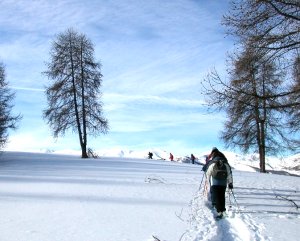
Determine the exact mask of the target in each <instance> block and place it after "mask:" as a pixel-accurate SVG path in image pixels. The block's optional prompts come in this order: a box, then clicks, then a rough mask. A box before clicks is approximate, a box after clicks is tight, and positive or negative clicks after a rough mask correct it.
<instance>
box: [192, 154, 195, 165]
mask: <svg viewBox="0 0 300 241" xmlns="http://www.w3.org/2000/svg"><path fill="white" fill-rule="evenodd" d="M195 159H196V157H195V156H194V155H193V154H191V160H192V164H195Z"/></svg>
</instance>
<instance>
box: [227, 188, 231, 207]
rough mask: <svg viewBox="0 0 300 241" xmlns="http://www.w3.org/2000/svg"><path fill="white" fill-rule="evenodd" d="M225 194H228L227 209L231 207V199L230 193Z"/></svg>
mask: <svg viewBox="0 0 300 241" xmlns="http://www.w3.org/2000/svg"><path fill="white" fill-rule="evenodd" d="M227 193H228V201H229V207H230V208H231V206H232V205H231V198H230V192H229V191H228V192H227Z"/></svg>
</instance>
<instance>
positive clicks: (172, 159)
mask: <svg viewBox="0 0 300 241" xmlns="http://www.w3.org/2000/svg"><path fill="white" fill-rule="evenodd" d="M169 158H170V160H171V161H174V156H173V154H172V153H170V157H169Z"/></svg>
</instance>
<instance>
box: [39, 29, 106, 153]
mask: <svg viewBox="0 0 300 241" xmlns="http://www.w3.org/2000/svg"><path fill="white" fill-rule="evenodd" d="M47 67H48V70H47V71H46V72H44V73H45V74H46V76H48V78H49V79H51V80H53V83H52V84H51V85H49V86H48V87H47V88H46V96H47V100H48V108H47V109H46V110H44V118H45V119H47V121H48V124H49V125H50V127H51V129H52V130H53V134H54V137H58V136H59V135H64V134H65V132H66V131H67V130H68V129H70V128H71V129H72V130H73V131H74V132H77V133H78V137H79V142H80V146H81V150H82V158H87V157H88V155H87V136H88V134H91V135H95V136H96V135H97V134H99V133H104V134H105V133H106V132H107V131H108V121H107V120H106V119H105V118H104V117H103V111H102V102H101V101H100V98H101V92H100V88H101V82H102V74H101V65H100V63H97V62H95V60H94V47H93V44H92V42H91V41H90V40H89V39H88V38H87V37H86V36H85V35H84V34H79V33H77V32H76V31H74V30H73V29H68V30H67V31H65V32H64V33H61V34H59V35H58V37H57V39H56V41H54V42H53V45H52V48H51V52H50V62H49V63H48V64H47Z"/></svg>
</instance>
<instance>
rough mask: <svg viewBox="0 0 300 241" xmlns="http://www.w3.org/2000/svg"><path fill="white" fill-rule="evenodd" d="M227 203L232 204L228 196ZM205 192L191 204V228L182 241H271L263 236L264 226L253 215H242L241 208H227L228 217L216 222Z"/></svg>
mask: <svg viewBox="0 0 300 241" xmlns="http://www.w3.org/2000/svg"><path fill="white" fill-rule="evenodd" d="M226 199H227V201H226V203H227V204H228V203H230V201H229V194H228V193H227V194H226ZM209 205H210V204H209V202H208V201H207V199H206V195H204V191H203V190H199V191H198V192H197V193H196V194H195V196H194V197H193V199H192V200H191V203H190V208H191V214H190V220H189V223H190V228H189V230H187V232H186V233H184V234H183V235H182V237H181V238H180V241H221V240H226V241H269V240H270V239H269V238H268V237H264V236H263V234H262V233H263V229H264V226H263V225H259V224H257V223H255V221H254V220H253V219H252V217H251V215H249V214H245V213H241V212H240V210H239V208H238V207H236V206H234V205H232V206H231V205H230V206H228V205H227V207H226V209H227V217H226V218H224V219H221V220H219V221H216V220H215V218H214V215H215V214H216V213H215V211H212V210H211V208H210V206H209Z"/></svg>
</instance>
